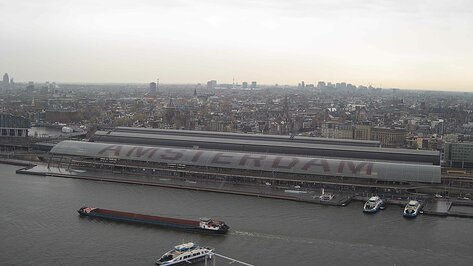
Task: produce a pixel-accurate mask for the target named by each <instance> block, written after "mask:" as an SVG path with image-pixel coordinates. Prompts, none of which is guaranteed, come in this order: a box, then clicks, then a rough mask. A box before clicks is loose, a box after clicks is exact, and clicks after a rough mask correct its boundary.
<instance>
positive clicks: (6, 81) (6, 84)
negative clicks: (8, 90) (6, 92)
mask: <svg viewBox="0 0 473 266" xmlns="http://www.w3.org/2000/svg"><path fill="white" fill-rule="evenodd" d="M3 85H4V86H5V87H8V85H10V78H9V77H8V73H5V74H4V75H3Z"/></svg>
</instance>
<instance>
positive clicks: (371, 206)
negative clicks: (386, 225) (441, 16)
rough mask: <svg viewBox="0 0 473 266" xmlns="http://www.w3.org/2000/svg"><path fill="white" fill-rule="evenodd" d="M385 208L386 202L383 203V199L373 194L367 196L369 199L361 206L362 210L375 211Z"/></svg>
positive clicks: (366, 211)
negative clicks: (369, 196)
mask: <svg viewBox="0 0 473 266" xmlns="http://www.w3.org/2000/svg"><path fill="white" fill-rule="evenodd" d="M385 208H386V204H385V203H384V201H383V200H382V199H381V198H380V197H378V196H373V197H371V198H369V200H368V201H367V202H366V203H365V205H364V206H363V212H365V213H375V212H377V211H379V210H384V209H385Z"/></svg>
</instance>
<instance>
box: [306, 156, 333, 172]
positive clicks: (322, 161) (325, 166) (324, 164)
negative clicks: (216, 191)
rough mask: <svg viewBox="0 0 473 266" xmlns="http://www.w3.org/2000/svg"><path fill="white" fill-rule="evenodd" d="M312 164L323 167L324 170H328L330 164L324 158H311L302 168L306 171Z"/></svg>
mask: <svg viewBox="0 0 473 266" xmlns="http://www.w3.org/2000/svg"><path fill="white" fill-rule="evenodd" d="M312 166H317V167H322V168H323V169H324V172H330V165H329V164H328V161H327V160H325V159H312V160H310V161H308V162H307V163H306V164H304V166H303V167H302V170H304V171H307V170H308V169H309V168H310V167H312Z"/></svg>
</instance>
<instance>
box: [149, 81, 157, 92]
mask: <svg viewBox="0 0 473 266" xmlns="http://www.w3.org/2000/svg"><path fill="white" fill-rule="evenodd" d="M157 92H158V84H157V83H156V82H151V83H150V84H149V93H150V94H151V95H156V93H157Z"/></svg>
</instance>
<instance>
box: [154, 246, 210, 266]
mask: <svg viewBox="0 0 473 266" xmlns="http://www.w3.org/2000/svg"><path fill="white" fill-rule="evenodd" d="M212 255H213V249H212V248H208V247H199V246H197V245H196V244H194V243H192V242H189V243H185V244H181V245H177V246H175V247H174V249H172V250H170V251H168V252H166V253H164V255H163V256H161V258H159V259H158V260H156V265H163V266H168V265H187V264H191V263H194V262H199V261H203V260H205V257H207V258H208V259H212Z"/></svg>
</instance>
